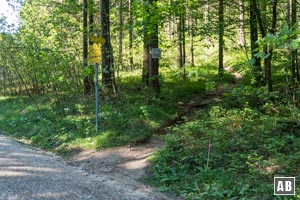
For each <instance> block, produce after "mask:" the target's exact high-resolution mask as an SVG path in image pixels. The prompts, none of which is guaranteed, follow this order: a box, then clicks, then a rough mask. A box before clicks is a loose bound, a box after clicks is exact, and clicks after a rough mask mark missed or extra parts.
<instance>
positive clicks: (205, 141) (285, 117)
mask: <svg viewBox="0 0 300 200" xmlns="http://www.w3.org/2000/svg"><path fill="white" fill-rule="evenodd" d="M8 2H10V4H11V5H12V6H13V7H15V8H16V9H20V24H19V25H18V26H12V25H9V24H7V22H6V20H5V18H3V17H2V18H1V19H0V31H1V35H0V43H1V49H0V94H1V95H2V97H1V98H0V104H1V108H0V110H1V114H0V128H1V129H2V130H5V131H6V132H7V133H8V134H10V135H12V136H14V137H18V138H22V139H25V140H28V141H30V142H31V143H32V144H33V145H38V146H40V147H42V148H46V149H50V150H53V151H56V152H58V153H61V154H63V155H65V156H68V153H69V152H70V151H71V150H72V148H75V147H80V148H105V147H111V146H118V145H124V144H128V143H131V144H132V143H134V144H136V143H138V142H141V141H146V140H147V139H149V138H151V137H152V135H155V134H158V133H159V134H163V135H165V136H163V137H164V138H165V140H166V145H165V146H164V147H163V148H162V149H161V150H160V151H159V152H158V153H157V154H156V155H155V156H154V158H153V160H152V175H151V176H150V177H149V178H148V182H149V183H151V184H153V185H156V186H158V187H159V188H160V190H162V191H169V192H172V193H175V194H177V195H180V196H183V197H184V198H187V199H222V198H226V199H252V198H253V199H257V198H258V199H273V198H278V199H281V198H279V197H275V196H272V194H273V185H272V183H273V177H274V176H275V175H282V176H296V179H297V178H299V176H300V171H299V169H298V168H299V167H298V166H299V164H300V155H299V152H300V151H299V150H300V146H299V142H300V132H299V130H300V122H299V118H300V114H299V79H300V77H299V58H298V49H299V47H300V39H299V34H300V29H299V14H298V13H299V10H300V1H299V0H269V1H268V0H233V1H227V0H216V1H212V0H203V1H199V0H162V1H157V0H116V1H112V0H111V1H109V0H78V1H77V0H23V1H18V0H8ZM89 36H97V37H102V38H105V40H106V42H105V44H103V45H102V47H101V49H102V56H101V58H102V61H101V66H102V67H101V71H100V73H99V75H100V89H101V91H100V97H101V103H100V113H99V117H100V131H99V133H96V132H95V128H94V118H95V117H94V115H93V113H94V87H95V81H94V66H93V65H90V64H89V63H88V57H89V52H88V46H89V45H90V44H91V42H90V41H89ZM152 48H160V49H162V57H161V58H160V59H157V58H152V57H151V53H150V52H151V49H152ZM160 137H161V136H160ZM236 179H238V180H240V181H239V182H238V183H237V182H236ZM299 191H300V188H297V192H298V193H299ZM292 198H294V199H297V198H298V199H299V198H300V197H299V195H298V196H297V195H296V196H294V197H292Z"/></svg>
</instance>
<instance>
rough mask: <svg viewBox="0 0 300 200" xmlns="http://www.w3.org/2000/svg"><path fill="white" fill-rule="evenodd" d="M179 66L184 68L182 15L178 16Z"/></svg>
mask: <svg viewBox="0 0 300 200" xmlns="http://www.w3.org/2000/svg"><path fill="white" fill-rule="evenodd" d="M177 66H178V68H179V69H182V68H183V48H182V16H181V14H180V15H179V17H178V23H177Z"/></svg>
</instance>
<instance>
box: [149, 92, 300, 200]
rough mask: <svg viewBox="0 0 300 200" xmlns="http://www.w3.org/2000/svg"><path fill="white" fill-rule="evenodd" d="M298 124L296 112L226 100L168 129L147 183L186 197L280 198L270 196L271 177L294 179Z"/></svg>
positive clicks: (299, 138) (298, 159) (296, 174)
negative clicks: (234, 105) (164, 142)
mask: <svg viewBox="0 0 300 200" xmlns="http://www.w3.org/2000/svg"><path fill="white" fill-rule="evenodd" d="M228 98H230V97H228ZM251 98H253V97H251ZM274 109H276V110H277V114H275V113H274V111H272V110H274ZM287 110H289V112H287ZM299 121H300V114H299V109H298V108H295V107H289V106H282V105H281V106H280V105H279V104H278V105H276V104H272V105H268V104H267V103H266V104H265V105H264V107H263V108H262V109H258V108H257V107H256V106H249V105H248V104H244V105H240V104H236V107H233V105H232V102H231V100H230V101H229V102H226V101H224V102H222V103H219V104H216V105H212V106H211V107H210V108H208V109H207V110H199V111H198V113H197V116H196V119H195V120H193V121H190V122H187V123H185V124H183V125H179V126H176V127H173V128H171V130H170V132H171V135H169V136H167V137H166V138H167V143H166V145H165V146H164V148H162V149H161V150H160V151H159V152H157V153H156V155H155V156H154V157H153V159H152V169H151V170H152V176H151V177H150V179H149V182H150V183H151V184H153V185H155V186H157V187H159V188H160V190H162V191H168V192H172V193H175V194H177V195H180V196H182V197H184V198H186V199H281V198H280V197H275V196H273V178H274V176H294V177H296V180H299V178H300V169H299V167H298V166H299V164H300V154H299V153H298V152H300V146H299V142H300V131H299V130H300V123H299ZM237 180H238V181H237ZM299 192H300V188H299V187H297V188H296V194H299ZM288 199H300V196H299V195H298V196H294V197H289V198H288Z"/></svg>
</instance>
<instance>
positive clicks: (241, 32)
mask: <svg viewBox="0 0 300 200" xmlns="http://www.w3.org/2000/svg"><path fill="white" fill-rule="evenodd" d="M244 9H245V5H244V0H239V20H240V21H239V22H240V23H239V43H240V44H239V45H240V46H241V47H245V45H246V42H245V41H246V40H245V31H244V29H245V25H244V20H245V17H244Z"/></svg>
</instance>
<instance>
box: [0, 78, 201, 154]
mask: <svg viewBox="0 0 300 200" xmlns="http://www.w3.org/2000/svg"><path fill="white" fill-rule="evenodd" d="M166 74H167V73H166ZM167 76H168V74H167V75H166V78H164V79H162V80H161V82H162V92H161V94H160V96H159V97H157V96H156V95H155V94H153V93H152V92H151V91H150V90H149V89H147V88H145V89H143V90H141V89H140V88H139V86H140V82H141V79H140V77H139V76H126V74H125V75H124V78H122V82H121V92H120V94H119V95H118V96H116V97H109V98H106V97H105V98H101V99H100V108H99V133H96V132H95V116H94V110H95V108H94V98H93V97H86V96H81V95H75V94H62V95H61V96H59V97H56V96H50V95H49V96H46V95H45V96H40V97H35V99H34V101H33V100H32V99H30V98H28V97H25V96H24V97H20V96H18V97H1V99H0V113H1V114H0V130H2V131H4V132H5V133H6V134H7V135H10V136H13V137H15V138H19V139H22V140H26V141H27V142H29V143H31V144H32V145H34V146H38V147H41V148H44V149H47V150H51V151H55V152H58V153H60V154H62V155H65V156H68V155H69V151H72V149H76V148H83V149H101V148H108V147H114V146H121V145H126V144H130V143H135V142H136V141H139V140H143V139H144V138H147V137H149V136H150V135H151V134H153V132H154V131H155V129H156V128H158V127H159V126H160V124H162V123H163V122H165V121H167V120H170V119H171V118H173V117H174V116H175V115H176V112H177V107H176V105H177V102H178V101H179V100H184V99H186V100H188V99H190V98H191V97H192V96H194V95H197V94H200V93H203V91H204V83H203V82H201V81H200V82H191V81H180V80H177V81H175V80H171V79H169V78H168V77H167ZM38 110H40V112H41V113H39V112H38Z"/></svg>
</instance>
